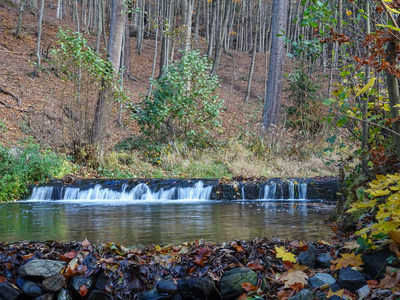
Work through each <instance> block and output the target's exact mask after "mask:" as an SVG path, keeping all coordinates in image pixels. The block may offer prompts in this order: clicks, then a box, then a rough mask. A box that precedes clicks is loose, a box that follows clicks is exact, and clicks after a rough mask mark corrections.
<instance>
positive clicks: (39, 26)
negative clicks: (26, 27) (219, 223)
mask: <svg viewBox="0 0 400 300" xmlns="http://www.w3.org/2000/svg"><path fill="white" fill-rule="evenodd" d="M43 11H44V0H42V3H41V5H40V14H39V21H38V37H37V42H36V68H35V71H33V73H32V77H36V76H37V74H38V73H39V68H40V41H41V38H42V21H43Z"/></svg>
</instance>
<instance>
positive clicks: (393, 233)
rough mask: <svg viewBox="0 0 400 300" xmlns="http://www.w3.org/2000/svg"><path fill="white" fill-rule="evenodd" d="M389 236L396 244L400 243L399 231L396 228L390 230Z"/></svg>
mask: <svg viewBox="0 0 400 300" xmlns="http://www.w3.org/2000/svg"><path fill="white" fill-rule="evenodd" d="M389 237H390V238H391V239H392V240H393V241H394V242H395V243H396V245H400V232H399V231H398V230H392V231H390V232H389Z"/></svg>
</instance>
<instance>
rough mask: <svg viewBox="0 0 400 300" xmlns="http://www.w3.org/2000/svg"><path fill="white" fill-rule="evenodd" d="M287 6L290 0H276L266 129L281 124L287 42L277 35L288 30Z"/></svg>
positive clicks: (266, 105)
mask: <svg viewBox="0 0 400 300" xmlns="http://www.w3.org/2000/svg"><path fill="white" fill-rule="evenodd" d="M287 8H288V0H274V3H273V17H272V33H271V40H272V41H271V55H270V60H269V72H268V83H267V90H266V96H265V104H264V111H263V119H262V123H263V126H264V129H265V130H268V129H270V128H271V126H272V125H278V124H279V117H280V112H279V110H280V106H281V92H282V75H283V74H282V73H283V61H284V57H285V43H284V40H283V38H282V37H277V35H278V34H280V33H281V32H282V31H285V30H286V20H287V12H288V10H287Z"/></svg>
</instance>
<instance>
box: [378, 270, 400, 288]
mask: <svg viewBox="0 0 400 300" xmlns="http://www.w3.org/2000/svg"><path fill="white" fill-rule="evenodd" d="M378 287H379V288H381V289H393V292H399V291H400V272H399V269H396V268H392V267H386V273H385V278H383V279H382V280H381V282H380V283H379V285H378ZM395 288H396V289H395Z"/></svg>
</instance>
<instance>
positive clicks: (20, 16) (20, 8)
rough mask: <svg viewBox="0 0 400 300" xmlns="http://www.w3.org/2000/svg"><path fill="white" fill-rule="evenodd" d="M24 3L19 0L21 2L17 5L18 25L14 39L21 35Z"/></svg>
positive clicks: (22, 0)
mask: <svg viewBox="0 0 400 300" xmlns="http://www.w3.org/2000/svg"><path fill="white" fill-rule="evenodd" d="M24 3H25V0H21V2H20V3H19V13H18V25H17V29H16V30H15V37H19V35H20V34H21V27H22V15H23V13H24Z"/></svg>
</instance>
